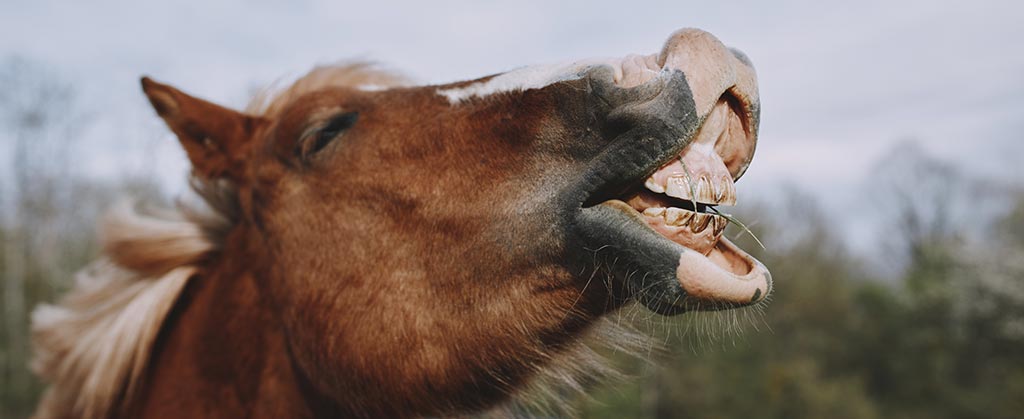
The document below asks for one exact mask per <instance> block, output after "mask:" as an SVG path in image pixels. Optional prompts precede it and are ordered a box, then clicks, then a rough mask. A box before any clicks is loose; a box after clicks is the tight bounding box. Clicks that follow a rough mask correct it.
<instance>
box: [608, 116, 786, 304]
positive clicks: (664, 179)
mask: <svg viewBox="0 0 1024 419" xmlns="http://www.w3.org/2000/svg"><path fill="white" fill-rule="evenodd" d="M730 99H731V98H729V97H728V96H723V98H722V99H720V100H719V101H718V103H717V104H716V105H715V107H714V108H713V110H712V111H711V113H710V114H709V115H708V116H707V117H706V119H705V121H704V123H703V124H702V125H701V128H700V130H699V131H698V133H697V135H696V137H695V138H694V139H693V140H692V141H691V142H690V143H689V144H688V145H687V146H686V147H685V148H684V149H683V151H682V152H681V153H680V154H679V155H678V156H673V158H672V159H671V160H669V161H668V162H667V163H663V164H662V165H661V166H660V167H659V168H658V169H657V170H656V171H655V172H654V173H653V174H651V175H650V176H649V177H648V178H647V179H646V180H644V182H643V187H642V188H634V189H632V190H630V191H629V192H627V194H626V195H625V196H623V197H622V198H620V199H617V200H613V201H606V204H610V205H612V206H614V207H615V208H617V209H618V210H620V211H632V212H634V213H635V214H631V215H633V216H635V215H639V216H640V218H641V219H642V221H643V223H644V224H645V225H646V227H647V228H649V229H650V230H653V232H654V233H656V234H658V235H659V236H661V237H663V238H665V239H668V241H670V242H672V243H673V244H675V245H678V246H680V247H682V248H683V249H685V250H683V251H681V252H680V253H679V264H678V267H677V268H676V272H675V279H676V280H677V282H678V284H679V285H680V287H681V289H682V291H683V293H679V292H678V290H677V291H676V292H674V293H672V292H669V291H666V290H662V292H667V294H666V295H664V296H662V298H660V299H661V300H663V301H654V303H656V304H660V305H668V306H670V308H669V310H672V311H675V310H678V309H679V308H682V309H684V310H694V309H720V308H726V307H737V306H742V305H748V304H752V303H755V302H758V301H760V300H761V299H763V298H764V297H766V296H767V295H768V293H769V292H770V291H771V285H772V281H771V276H770V274H769V273H768V270H767V269H766V268H765V267H764V265H762V264H761V263H760V262H758V261H757V260H756V259H754V258H753V257H752V256H750V255H749V254H748V253H746V252H745V251H743V250H742V249H740V248H739V247H737V246H736V245H734V244H733V243H731V242H730V241H729V240H728V239H726V238H725V237H723V233H724V232H725V228H726V226H727V225H728V224H729V222H730V217H728V216H727V215H725V214H724V213H722V212H721V211H720V210H719V209H718V207H719V206H731V205H735V204H736V186H735V177H734V176H736V175H738V174H741V173H735V174H734V173H731V172H730V171H729V170H728V167H729V166H731V165H730V164H729V163H733V162H731V161H726V160H724V159H723V158H722V154H724V155H725V156H727V157H729V156H732V155H742V154H744V153H733V154H729V153H722V154H719V153H720V152H721V151H723V150H722V148H723V144H725V147H730V146H729V145H728V142H729V141H730V140H732V139H734V137H740V138H744V139H746V138H748V135H747V134H748V133H749V131H750V128H749V127H747V126H746V125H747V124H748V123H745V121H744V119H743V117H742V112H737V110H740V109H737V107H736V105H735V101H734V100H730ZM716 145H717V146H719V147H718V150H716ZM737 146H738V147H743V146H744V145H743V144H733V145H732V146H731V147H737ZM726 151H734V150H726ZM749 152H750V153H751V154H752V152H753V150H752V149H751V150H750V151H749ZM749 157H750V156H742V157H741V158H743V159H745V160H749ZM614 201H617V202H614ZM613 202H614V203H613ZM621 202H624V203H625V204H626V205H625V206H624V205H621V204H620V203H621ZM636 228H643V227H642V226H636ZM666 297H671V301H664V300H667V298H666ZM665 309H666V307H659V311H664V310H665ZM673 309H675V310H673Z"/></svg>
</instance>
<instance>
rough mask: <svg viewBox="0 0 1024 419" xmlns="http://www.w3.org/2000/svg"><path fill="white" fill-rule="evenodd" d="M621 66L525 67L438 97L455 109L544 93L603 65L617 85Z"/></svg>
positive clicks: (587, 63) (593, 61)
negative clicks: (515, 94) (498, 97)
mask: <svg viewBox="0 0 1024 419" xmlns="http://www.w3.org/2000/svg"><path fill="white" fill-rule="evenodd" d="M620 62H621V59H611V58H609V59H589V60H583V61H574V62H568V63H557V64H543V65H534V66H529V67H521V68H517V69H515V70H512V71H509V72H507V73H502V74H499V75H497V76H494V77H492V78H490V79H488V80H486V81H482V82H477V83H473V84H470V85H467V86H462V87H456V88H450V89H438V90H437V94H439V95H441V96H444V97H446V98H448V101H449V102H450V103H452V104H453V105H454V104H458V103H460V102H462V101H464V100H466V99H469V98H474V97H486V96H489V95H492V94H495V93H500V92H511V91H523V90H529V89H540V88H542V87H545V86H548V85H551V84H553V83H558V82H560V81H566V80H576V79H579V78H580V77H582V75H583V73H585V72H586V71H587V70H588V69H590V68H593V67H596V66H599V65H608V66H611V68H612V69H614V70H615V79H616V81H617V80H618V79H619V78H620V77H621V75H622V70H621V68H620V66H619V63H620Z"/></svg>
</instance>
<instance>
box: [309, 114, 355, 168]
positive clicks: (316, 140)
mask: <svg viewBox="0 0 1024 419" xmlns="http://www.w3.org/2000/svg"><path fill="white" fill-rule="evenodd" d="M358 119H359V112H346V113H343V114H339V115H336V116H334V117H332V118H331V119H329V120H328V121H327V123H326V124H324V125H322V126H320V127H319V128H318V129H316V130H315V131H313V132H312V133H310V134H307V135H304V136H303V138H302V140H301V141H300V143H299V149H298V151H299V155H300V156H301V157H302V158H304V159H306V158H309V157H312V156H313V155H315V154H317V153H318V152H320V151H321V150H323V149H324V148H325V147H327V146H328V145H329V144H331V143H332V142H334V140H335V139H337V138H339V137H341V135H342V134H343V133H344V132H345V131H346V130H348V129H349V128H352V126H353V125H355V124H356V120H358Z"/></svg>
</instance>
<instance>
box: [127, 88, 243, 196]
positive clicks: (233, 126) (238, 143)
mask: <svg viewBox="0 0 1024 419" xmlns="http://www.w3.org/2000/svg"><path fill="white" fill-rule="evenodd" d="M142 91H143V92H145V93H146V97H148V98H149V102H150V103H151V104H152V105H153V109H155V110H156V113H157V115H160V117H161V118H163V120H164V122H166V123H167V126H168V127H170V129H171V131H174V133H175V134H177V136H178V140H179V141H181V145H182V147H183V148H184V149H185V152H186V153H187V154H188V158H189V160H191V161H192V168H193V169H194V170H195V172H196V173H197V174H198V175H200V176H202V177H205V178H209V179H214V178H230V179H233V180H240V179H241V178H242V177H243V175H244V165H243V164H244V162H245V157H246V155H247V154H248V152H249V148H250V146H251V143H252V137H253V134H254V132H255V130H256V128H257V127H258V126H259V125H260V124H261V123H262V122H263V119H262V118H258V117H253V116H249V115H246V114H243V113H241V112H238V111H234V110H231V109H228V108H225V107H223V106H220V105H217V104H215V103H211V102H207V101H205V100H202V99H199V98H195V97H192V96H189V95H188V94H186V93H184V92H182V91H180V90H178V89H175V88H174V87H171V86H168V85H166V84H161V83H158V82H155V81H153V80H152V79H150V78H149V77H143V78H142Z"/></svg>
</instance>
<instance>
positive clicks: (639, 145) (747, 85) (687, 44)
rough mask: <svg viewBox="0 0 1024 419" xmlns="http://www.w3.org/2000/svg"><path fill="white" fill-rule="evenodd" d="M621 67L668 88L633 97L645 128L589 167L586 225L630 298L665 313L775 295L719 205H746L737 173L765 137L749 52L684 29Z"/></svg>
mask: <svg viewBox="0 0 1024 419" xmlns="http://www.w3.org/2000/svg"><path fill="white" fill-rule="evenodd" d="M613 66H614V67H615V68H616V71H617V73H616V79H615V80H614V82H615V84H616V85H617V86H619V87H621V88H632V87H635V86H653V84H649V83H653V82H660V83H661V84H660V85H659V86H663V87H662V88H661V90H660V93H658V94H657V95H655V96H653V97H651V98H650V99H645V100H647V102H645V103H644V104H643V105H636V104H627V105H626V106H628V107H629V109H642V110H643V112H646V113H645V114H642V116H641V117H640V118H639V119H638V121H640V122H638V123H637V124H634V125H633V127H635V132H639V134H636V135H632V136H630V135H625V134H623V135H622V136H620V137H617V138H623V141H619V142H617V143H615V144H614V145H613V146H612V147H611V148H610V149H609V150H607V152H606V153H605V154H604V155H603V157H604V158H602V159H598V160H596V161H595V163H594V166H593V169H592V173H591V174H588V175H586V176H584V179H585V182H586V185H590V186H588V187H585V190H586V193H587V195H588V196H587V197H586V200H585V201H584V202H583V205H582V207H581V208H580V211H579V212H578V213H577V215H576V219H575V226H576V232H577V233H578V234H579V235H580V236H581V237H580V238H581V239H582V240H583V242H584V243H585V244H586V245H587V246H589V247H588V248H589V249H592V252H595V253H596V252H598V251H601V252H607V253H609V255H608V257H609V259H610V260H612V261H614V263H611V264H610V265H611V267H610V268H608V269H610V270H611V271H612V273H613V274H614V275H615V277H616V278H620V279H621V281H622V284H623V288H624V290H625V292H624V294H623V297H624V298H632V299H635V300H637V301H639V302H640V303H642V304H643V305H645V306H646V307H647V308H649V309H650V310H652V311H654V312H656V313H659V314H664V315H672V314H678V313H682V312H685V311H693V310H719V309H727V308H733V307H741V306H745V305H750V304H754V303H757V302H760V301H763V300H764V299H765V298H766V297H767V296H768V295H769V293H770V292H771V288H772V279H771V275H770V274H769V273H768V269H766V268H765V267H764V265H763V264H761V263H760V262H758V261H757V260H756V259H754V258H753V257H752V256H750V254H748V253H747V252H745V251H743V250H742V249H740V248H739V247H737V246H736V245H734V244H733V243H731V242H730V241H729V240H727V239H726V238H725V237H723V233H724V231H725V228H726V226H727V225H728V224H729V223H730V222H731V221H730V217H728V216H726V215H724V213H722V212H721V211H720V210H719V207H721V206H731V205H735V204H736V198H737V196H736V195H737V194H736V187H735V181H736V180H737V179H739V178H740V176H742V175H743V173H744V172H745V171H746V168H747V166H748V165H749V164H750V161H751V159H752V158H753V155H754V149H755V145H756V143H757V125H758V118H759V102H758V93H757V84H756V76H755V75H754V70H753V67H751V66H750V62H749V60H747V59H746V57H745V56H743V54H741V53H739V52H737V51H735V50H731V49H728V48H727V47H725V46H724V45H723V44H722V43H721V42H720V41H719V40H718V39H716V38H714V37H713V36H712V35H710V34H708V33H706V32H703V31H699V30H694V29H684V30H680V31H677V32H676V33H674V34H673V35H672V36H670V37H669V40H668V41H667V42H666V43H665V45H664V47H663V48H662V51H661V52H660V53H658V54H654V55H647V56H631V57H627V58H626V59H624V60H622V61H621V62H619V63H613ZM648 117H650V118H653V119H651V121H653V122H645V121H648V120H647V119H645V118H648ZM631 132H634V131H631ZM593 249H599V250H593Z"/></svg>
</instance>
